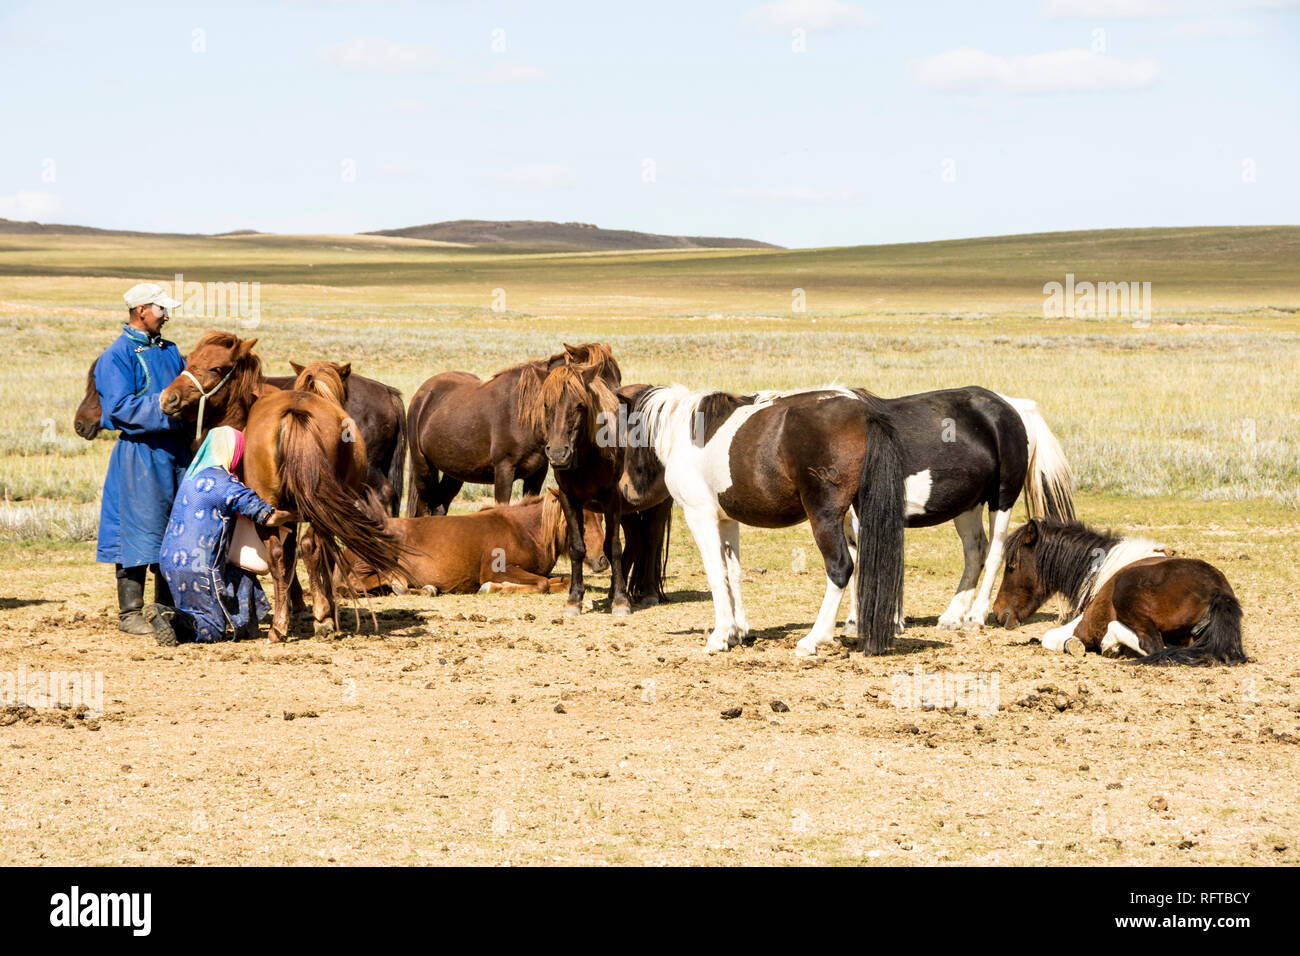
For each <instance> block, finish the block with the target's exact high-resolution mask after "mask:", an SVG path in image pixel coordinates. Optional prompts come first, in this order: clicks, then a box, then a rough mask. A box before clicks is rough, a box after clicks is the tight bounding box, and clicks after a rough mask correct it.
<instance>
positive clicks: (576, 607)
mask: <svg viewBox="0 0 1300 956" xmlns="http://www.w3.org/2000/svg"><path fill="white" fill-rule="evenodd" d="M581 613H582V605H581V604H566V605H564V616H565V617H577V616H578V615H579V614H581Z"/></svg>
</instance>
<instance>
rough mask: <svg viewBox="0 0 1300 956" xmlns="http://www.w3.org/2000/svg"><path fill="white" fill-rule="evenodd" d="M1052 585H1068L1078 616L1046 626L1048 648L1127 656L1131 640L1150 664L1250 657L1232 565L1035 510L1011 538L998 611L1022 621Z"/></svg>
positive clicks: (1057, 590) (1061, 588) (1005, 618)
mask: <svg viewBox="0 0 1300 956" xmlns="http://www.w3.org/2000/svg"><path fill="white" fill-rule="evenodd" d="M1053 594H1063V595H1065V597H1066V599H1067V600H1068V601H1069V602H1070V608H1071V610H1070V613H1071V616H1072V618H1073V619H1072V620H1071V621H1070V622H1069V623H1068V624H1065V625H1062V626H1061V627H1056V628H1052V629H1051V630H1050V631H1048V632H1047V633H1045V634H1044V635H1043V639H1042V640H1043V647H1045V648H1047V649H1048V650H1054V651H1066V652H1068V653H1073V654H1081V653H1083V652H1084V650H1098V651H1100V652H1101V653H1102V655H1104V656H1105V657H1119V656H1120V655H1121V654H1123V653H1124V649H1125V648H1128V649H1130V650H1132V651H1133V652H1135V653H1137V654H1138V655H1140V657H1139V660H1138V663H1142V664H1240V663H1242V662H1243V661H1245V660H1246V652H1245V651H1244V650H1243V649H1242V646H1241V605H1240V604H1239V603H1238V602H1237V596H1236V595H1235V594H1234V593H1233V591H1232V586H1231V585H1230V584H1228V579H1227V578H1226V577H1224V575H1223V572H1222V571H1220V570H1219V569H1218V568H1216V567H1214V566H1213V565H1211V564H1207V563H1206V562H1204V561H1199V560H1196V559H1193V558H1178V557H1171V556H1169V555H1168V554H1165V553H1164V552H1163V551H1162V550H1161V549H1160V548H1158V547H1157V546H1156V545H1155V544H1154V543H1153V542H1151V541H1148V540H1146V539H1144V538H1120V537H1117V536H1116V535H1113V534H1108V533H1106V532H1101V531H1094V530H1093V529H1092V528H1089V527H1086V526H1085V525H1082V524H1079V523H1077V522H1062V521H1041V520H1036V521H1030V522H1029V523H1028V524H1026V525H1024V526H1023V527H1020V528H1017V529H1016V530H1015V531H1014V532H1012V534H1011V535H1010V537H1008V538H1007V561H1006V571H1005V572H1004V574H1003V576H1002V586H1001V587H1000V588H999V589H998V595H997V598H996V600H995V601H994V603H993V614H994V616H995V617H996V618H997V619H998V620H999V621H1001V622H1002V624H1003V626H1005V627H1015V626H1016V625H1017V624H1018V623H1020V622H1021V621H1023V620H1024V619H1025V618H1027V617H1028V616H1029V615H1031V614H1033V613H1034V611H1036V610H1038V608H1040V607H1041V606H1042V605H1043V602H1044V601H1046V600H1047V599H1048V598H1049V597H1051V596H1052V595H1053ZM1168 645H1174V646H1168Z"/></svg>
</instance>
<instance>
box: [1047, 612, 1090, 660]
mask: <svg viewBox="0 0 1300 956" xmlns="http://www.w3.org/2000/svg"><path fill="white" fill-rule="evenodd" d="M1082 620H1083V615H1082V614H1080V615H1079V616H1078V617H1076V618H1075V619H1074V620H1073V621H1070V622H1069V623H1068V624H1062V625H1061V626H1060V627H1054V628H1052V629H1051V630H1050V631H1047V632H1046V633H1045V634H1043V638H1042V644H1043V650H1045V651H1059V652H1062V653H1066V654H1072V655H1074V656H1075V657H1078V656H1079V655H1081V654H1082V653H1083V651H1084V647H1083V641H1081V640H1079V638H1078V637H1076V636H1075V633H1074V632H1075V629H1076V628H1078V626H1079V622H1080V621H1082Z"/></svg>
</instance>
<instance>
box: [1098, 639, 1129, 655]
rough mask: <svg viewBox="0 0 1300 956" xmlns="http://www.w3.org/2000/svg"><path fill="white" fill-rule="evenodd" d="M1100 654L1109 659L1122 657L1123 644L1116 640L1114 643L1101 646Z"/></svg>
mask: <svg viewBox="0 0 1300 956" xmlns="http://www.w3.org/2000/svg"><path fill="white" fill-rule="evenodd" d="M1101 656H1102V657H1106V658H1109V659H1110V660H1114V659H1115V658H1117V657H1123V656H1124V645H1123V644H1121V643H1120V642H1119V641H1116V642H1115V643H1114V644H1111V645H1110V646H1109V647H1103V648H1102V649H1101Z"/></svg>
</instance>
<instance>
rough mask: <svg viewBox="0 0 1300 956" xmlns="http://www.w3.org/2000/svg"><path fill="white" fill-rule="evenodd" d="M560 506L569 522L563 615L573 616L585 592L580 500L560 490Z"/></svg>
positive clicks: (583, 541)
mask: <svg viewBox="0 0 1300 956" xmlns="http://www.w3.org/2000/svg"><path fill="white" fill-rule="evenodd" d="M560 508H561V509H562V510H563V511H564V520H565V521H567V522H568V523H569V598H568V600H567V601H565V602H564V616H565V617H574V616H576V615H578V614H581V613H582V598H583V595H584V594H585V593H586V586H585V585H584V584H583V583H582V562H583V561H584V560H585V559H586V557H587V545H586V542H585V539H584V538H583V536H582V535H583V518H582V502H580V501H575V500H574V499H573V498H572V497H570V495H569V493H568V492H567V491H562V492H561V493H560Z"/></svg>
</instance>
